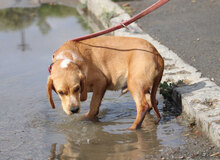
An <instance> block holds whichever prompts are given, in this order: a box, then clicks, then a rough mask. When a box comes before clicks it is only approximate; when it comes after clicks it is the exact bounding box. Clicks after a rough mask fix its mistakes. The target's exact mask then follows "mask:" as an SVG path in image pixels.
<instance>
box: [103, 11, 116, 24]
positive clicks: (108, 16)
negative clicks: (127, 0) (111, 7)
mask: <svg viewBox="0 0 220 160" xmlns="http://www.w3.org/2000/svg"><path fill="white" fill-rule="evenodd" d="M115 16H116V15H115V12H114V11H111V12H107V11H105V10H104V11H103V12H102V17H103V20H104V21H105V22H106V23H107V24H108V25H109V23H110V20H111V19H112V18H113V17H115Z"/></svg>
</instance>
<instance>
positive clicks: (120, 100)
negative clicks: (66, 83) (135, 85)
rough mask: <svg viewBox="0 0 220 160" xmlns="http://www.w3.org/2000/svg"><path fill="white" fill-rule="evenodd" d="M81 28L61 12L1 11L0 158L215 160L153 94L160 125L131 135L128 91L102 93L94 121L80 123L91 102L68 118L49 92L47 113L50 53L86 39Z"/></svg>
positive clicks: (148, 122)
mask: <svg viewBox="0 0 220 160" xmlns="http://www.w3.org/2000/svg"><path fill="white" fill-rule="evenodd" d="M57 13H59V14H57ZM83 24H84V23H82V22H81V19H79V16H78V14H77V13H76V10H75V9H72V8H68V7H65V6H59V5H52V6H51V5H46V4H45V5H42V6H41V7H37V8H29V9H27V8H25V9H24V8H19V9H16V8H14V9H10V8H8V9H2V10H0V88H1V92H0V102H1V103H0V109H1V111H0V160H7V159H13V160H16V159H19V160H20V159H36V160H44V159H51V160H53V159H62V160H63V159H94V160H98V159H100V160H103V159H189V158H191V159H217V158H214V157H211V155H212V154H214V153H217V152H218V148H216V147H215V146H213V145H212V144H211V143H210V142H209V141H208V140H207V139H206V138H205V137H204V136H203V135H202V134H201V133H200V132H199V131H198V130H197V129H196V128H194V127H189V124H190V122H187V121H185V120H184V117H183V116H178V115H179V113H177V112H176V110H175V109H173V108H174V107H173V105H168V106H169V107H164V104H163V98H162V97H161V96H160V95H158V100H159V108H160V112H161V114H162V116H163V118H162V120H161V122H160V123H159V124H158V125H155V123H154V121H155V118H154V116H152V115H147V116H146V118H145V121H144V123H143V128H142V129H141V130H138V131H128V130H124V129H126V128H128V127H129V126H130V125H131V124H132V122H133V121H134V119H135V116H136V108H135V104H134V102H133V100H132V98H131V96H130V95H129V93H128V94H126V95H124V96H122V97H119V95H120V93H118V92H108V93H107V94H106V95H105V98H104V100H103V103H102V106H101V111H100V114H99V121H98V122H90V121H81V120H80V115H82V114H84V113H86V112H87V111H88V108H89V107H88V106H89V102H90V100H89V99H90V98H89V99H88V100H87V101H86V102H85V103H82V111H81V113H80V114H79V115H73V116H67V115H66V114H65V113H64V112H63V110H62V108H61V106H60V101H59V99H58V97H57V96H56V95H55V94H54V100H55V103H56V106H57V107H56V109H55V110H52V109H51V107H50V105H49V103H48V100H47V96H46V81H47V76H48V71H47V68H48V66H49V64H50V63H51V57H52V54H53V51H54V50H56V49H57V48H58V47H59V46H60V45H62V43H64V42H65V41H66V40H69V39H72V38H74V37H78V36H81V35H85V34H88V33H89V32H90V31H89V30H88V29H83V27H82V25H83ZM89 96H90V97H91V95H89ZM190 151H191V152H190Z"/></svg>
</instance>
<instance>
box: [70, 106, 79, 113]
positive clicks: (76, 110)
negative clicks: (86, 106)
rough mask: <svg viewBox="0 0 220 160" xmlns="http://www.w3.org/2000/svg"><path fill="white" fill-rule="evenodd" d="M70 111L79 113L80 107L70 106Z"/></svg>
mask: <svg viewBox="0 0 220 160" xmlns="http://www.w3.org/2000/svg"><path fill="white" fill-rule="evenodd" d="M70 111H71V112H72V113H77V112H78V111H79V107H70Z"/></svg>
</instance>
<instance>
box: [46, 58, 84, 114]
mask: <svg viewBox="0 0 220 160" xmlns="http://www.w3.org/2000/svg"><path fill="white" fill-rule="evenodd" d="M52 90H54V91H55V92H56V93H57V94H58V96H59V97H60V99H61V102H62V107H63V110H64V111H65V112H66V114H68V115H71V114H73V113H79V111H80V101H85V100H86V99H87V88H86V77H85V75H84V74H83V73H82V72H81V70H80V68H79V67H78V65H76V64H75V63H73V62H72V61H71V60H69V59H64V60H58V61H56V62H55V63H54V65H53V69H52V72H51V75H50V76H49V77H48V81H47V95H48V99H49V101H50V104H51V107H52V108H53V109H54V108H55V105H54V102H53V98H52Z"/></svg>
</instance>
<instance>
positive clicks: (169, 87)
mask: <svg viewBox="0 0 220 160" xmlns="http://www.w3.org/2000/svg"><path fill="white" fill-rule="evenodd" d="M159 88H160V94H162V95H163V97H164V98H165V99H168V100H170V99H172V93H173V83H167V82H166V81H165V82H163V83H160V85H159Z"/></svg>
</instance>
